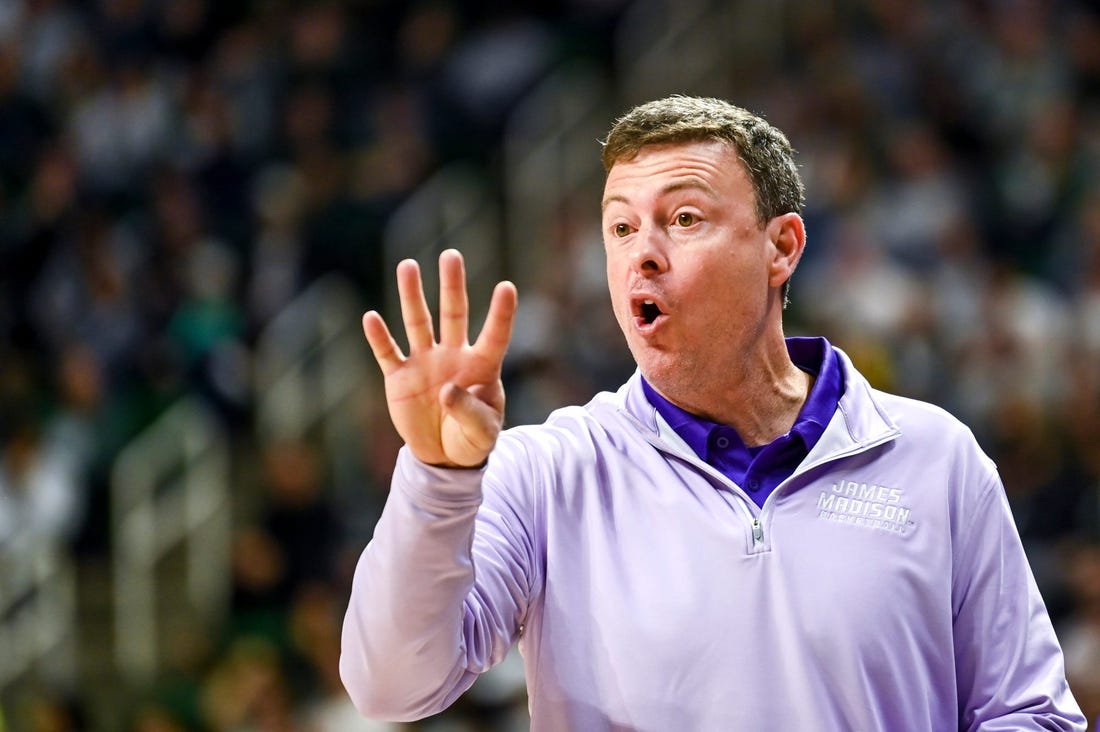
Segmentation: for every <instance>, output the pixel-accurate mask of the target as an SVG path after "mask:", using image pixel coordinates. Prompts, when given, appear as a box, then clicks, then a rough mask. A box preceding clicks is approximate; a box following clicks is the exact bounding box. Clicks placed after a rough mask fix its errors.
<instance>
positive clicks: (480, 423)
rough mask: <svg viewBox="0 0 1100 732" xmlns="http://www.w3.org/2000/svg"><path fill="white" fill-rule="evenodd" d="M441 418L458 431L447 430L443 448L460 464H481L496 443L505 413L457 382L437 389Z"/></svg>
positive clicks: (449, 457) (449, 456)
mask: <svg viewBox="0 0 1100 732" xmlns="http://www.w3.org/2000/svg"><path fill="white" fill-rule="evenodd" d="M439 401H440V404H441V406H442V407H443V413H444V421H445V422H451V424H452V425H453V426H454V427H455V428H457V430H446V431H447V432H449V433H450V434H444V436H443V438H444V440H443V450H444V452H445V453H447V457H448V459H450V460H452V461H453V462H456V463H458V464H460V465H467V466H470V465H477V464H480V463H483V462H484V461H485V459H486V458H487V457H488V455H489V452H490V451H491V450H492V449H493V445H495V444H496V441H497V436H498V435H499V434H500V430H501V427H502V424H503V422H504V416H503V415H502V414H501V413H500V412H499V411H497V409H495V408H494V407H493V406H492V405H490V404H488V403H486V402H484V401H482V400H481V399H479V398H477V397H476V396H475V395H473V394H471V393H470V392H469V391H467V390H466V389H463V388H462V387H460V386H458V385H457V384H453V383H452V384H446V385H445V386H444V387H443V388H442V389H441V390H440V392H439Z"/></svg>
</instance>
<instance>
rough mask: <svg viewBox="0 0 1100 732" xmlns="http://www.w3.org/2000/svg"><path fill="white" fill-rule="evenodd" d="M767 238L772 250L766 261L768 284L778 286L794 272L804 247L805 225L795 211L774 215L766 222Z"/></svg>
mask: <svg viewBox="0 0 1100 732" xmlns="http://www.w3.org/2000/svg"><path fill="white" fill-rule="evenodd" d="M767 231H768V238H769V239H771V242H772V245H773V250H772V253H771V261H769V262H768V285H769V286H771V287H780V286H782V285H783V283H784V282H786V281H787V280H789V279H790V278H791V275H792V274H794V268H795V267H797V266H798V260H800V259H802V252H803V251H804V250H805V249H806V225H805V224H804V223H802V217H801V216H799V215H798V214H796V213H786V214H783V215H781V216H776V217H775V218H773V219H772V220H771V221H769V222H768V226H767Z"/></svg>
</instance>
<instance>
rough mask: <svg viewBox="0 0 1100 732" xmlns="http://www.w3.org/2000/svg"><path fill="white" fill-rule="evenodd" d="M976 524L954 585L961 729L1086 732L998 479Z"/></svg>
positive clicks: (966, 537)
mask: <svg viewBox="0 0 1100 732" xmlns="http://www.w3.org/2000/svg"><path fill="white" fill-rule="evenodd" d="M971 517H972V518H971V519H970V521H969V523H968V525H967V526H966V528H965V531H964V533H963V536H962V539H961V544H960V551H959V552H958V553H957V554H956V556H955V577H954V581H953V585H952V595H953V598H952V602H953V612H954V645H955V648H954V650H955V673H956V682H957V689H958V695H959V729H960V730H967V731H968V732H994V731H997V732H1001V731H1003V732H1021V731H1022V730H1066V731H1069V730H1084V729H1085V727H1086V723H1085V718H1084V716H1083V715H1082V714H1081V709H1080V707H1079V706H1078V705H1077V702H1076V700H1075V699H1074V698H1073V694H1072V693H1071V691H1070V689H1069V685H1068V683H1067V682H1066V675H1065V667H1064V663H1063V659H1062V650H1061V647H1060V646H1059V644H1058V639H1057V637H1056V636H1055V634H1054V628H1053V626H1052V624H1051V621H1050V617H1049V616H1048V615H1047V610H1046V606H1045V605H1044V604H1043V600H1042V597H1041V596H1040V595H1039V589H1038V587H1037V586H1036V584H1035V579H1034V577H1033V576H1032V573H1031V568H1030V567H1029V565H1028V562H1027V557H1026V555H1025V554H1024V550H1023V545H1022V544H1021V542H1020V537H1019V534H1018V533H1017V530H1016V525H1015V523H1014V522H1013V519H1012V514H1011V510H1010V508H1009V505H1008V500H1007V498H1006V496H1005V492H1004V487H1003V486H1002V484H1001V481H1000V478H999V477H998V476H997V474H996V473H995V472H993V473H992V474H990V475H989V478H988V482H987V484H986V485H985V488H984V490H983V491H981V492H980V494H979V495H978V499H977V502H976V505H975V506H974V509H973V512H972V513H971Z"/></svg>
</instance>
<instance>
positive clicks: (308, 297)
mask: <svg viewBox="0 0 1100 732" xmlns="http://www.w3.org/2000/svg"><path fill="white" fill-rule="evenodd" d="M361 313H362V307H361V305H360V302H359V298H358V296H357V294H356V292H355V290H354V289H353V288H352V286H351V285H350V284H349V283H348V282H347V280H345V279H343V278H342V277H340V276H339V275H335V274H332V275H328V276H326V277H323V278H321V279H319V280H317V281H316V282H314V283H313V284H312V285H311V286H310V287H308V288H307V289H306V290H305V291H304V292H303V293H302V294H300V295H299V296H298V297H297V298H295V299H294V301H292V302H291V303H290V304H288V305H287V306H286V307H285V308H284V309H283V310H282V311H281V312H280V313H279V314H278V315H276V316H275V317H274V318H273V319H272V320H271V322H270V323H268V325H267V326H266V327H265V328H264V330H263V332H262V333H261V334H260V337H259V339H258V341H257V344H256V372H255V379H256V384H255V393H256V430H257V433H258V436H259V438H260V442H261V444H266V443H269V442H271V441H277V440H283V439H298V438H302V437H304V436H306V435H307V433H309V432H310V431H311V430H316V431H317V432H318V435H317V436H318V437H319V438H320V442H321V444H322V448H323V450H324V451H325V453H326V455H325V457H326V458H327V460H328V463H329V468H330V471H331V478H332V480H333V483H334V485H335V486H336V488H337V489H338V490H344V489H354V487H355V486H354V484H355V480H356V477H355V476H356V472H355V469H354V467H353V465H352V463H354V460H349V458H348V456H349V455H352V456H354V455H357V453H358V449H359V448H358V446H357V445H349V441H351V440H354V439H355V438H356V435H357V430H356V427H355V425H354V424H352V420H353V419H354V418H355V417H356V414H355V408H354V407H355V403H356V402H355V398H354V397H355V394H356V393H357V392H358V391H359V390H360V389H362V388H363V387H364V384H365V383H367V382H368V379H369V378H370V376H371V375H372V374H373V373H374V370H372V369H370V368H368V366H369V362H368V354H369V349H368V347H367V344H366V341H365V339H364V338H363V331H362V328H361V326H360V315H361Z"/></svg>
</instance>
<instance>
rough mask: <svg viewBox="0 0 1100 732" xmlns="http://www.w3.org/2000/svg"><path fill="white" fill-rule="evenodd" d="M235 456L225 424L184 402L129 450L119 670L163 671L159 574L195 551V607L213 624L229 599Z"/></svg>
mask: <svg viewBox="0 0 1100 732" xmlns="http://www.w3.org/2000/svg"><path fill="white" fill-rule="evenodd" d="M229 484H230V476H229V455H228V446H227V445H226V439H225V435H224V434H223V430H222V428H221V426H220V424H219V422H218V420H217V419H216V418H215V417H214V416H213V415H212V414H211V413H210V412H209V410H208V409H207V408H206V407H205V406H204V405H203V404H202V402H200V401H198V400H196V399H193V398H184V399H183V400H181V401H179V402H177V403H176V404H175V405H173V406H172V407H170V408H169V409H168V411H167V412H165V413H164V414H163V415H161V416H160V417H159V418H158V419H157V421H155V422H154V423H153V424H152V425H150V426H149V427H148V428H147V429H146V430H145V431H144V432H143V433H141V434H140V435H139V436H138V437H136V438H135V439H134V440H133V441H131V442H130V443H129V445H127V447H126V448H125V449H124V450H123V451H122V453H120V454H119V456H118V458H117V459H116V460H115V463H114V467H113V470H112V474H111V512H112V535H113V539H114V549H113V563H114V623H115V633H114V649H115V661H116V664H117V666H118V670H119V671H120V672H121V673H122V674H123V675H124V676H125V677H126V678H127V679H128V680H130V681H132V682H135V683H140V682H147V681H149V680H150V679H152V678H154V676H155V674H156V673H157V671H158V670H159V668H160V658H159V652H158V647H159V643H160V641H161V639H162V636H161V633H160V632H159V631H160V628H161V623H160V619H159V617H158V608H157V598H158V589H163V588H162V587H158V586H159V585H160V583H159V582H158V576H157V575H158V569H159V565H160V564H161V563H162V560H164V559H165V557H166V556H167V555H168V554H169V553H170V552H171V551H173V550H174V549H177V548H180V547H182V548H184V549H185V550H186V585H185V592H186V600H187V602H188V604H189V607H188V608H187V609H188V610H193V611H194V612H195V613H196V614H195V615H194V616H193V617H197V618H198V619H200V620H201V621H203V622H206V623H208V624H210V625H211V626H213V625H214V624H216V623H217V622H218V621H219V620H221V619H222V617H223V616H224V614H225V612H226V611H227V607H228V605H227V604H228V597H229V578H230V574H229V538H230V530H231V524H230V500H229V496H230V485H229Z"/></svg>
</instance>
